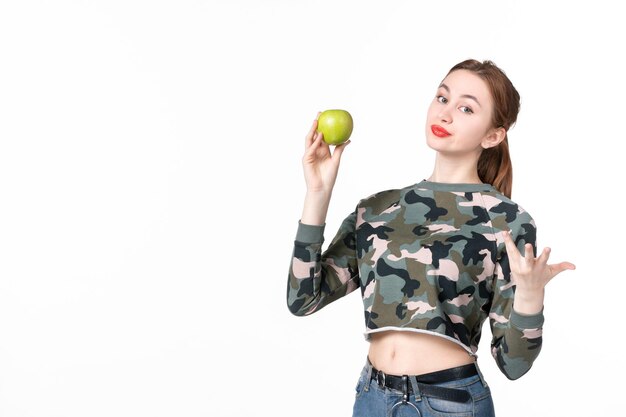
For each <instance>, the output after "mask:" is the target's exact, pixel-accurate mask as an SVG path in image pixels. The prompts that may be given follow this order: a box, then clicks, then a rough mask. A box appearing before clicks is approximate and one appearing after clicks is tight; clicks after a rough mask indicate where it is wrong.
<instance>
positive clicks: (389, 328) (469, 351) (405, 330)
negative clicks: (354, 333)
mask: <svg viewBox="0 0 626 417" xmlns="http://www.w3.org/2000/svg"><path fill="white" fill-rule="evenodd" d="M388 330H395V331H399V332H413V333H423V334H429V335H432V336H437V337H441V338H443V339H446V340H449V341H451V342H453V343H455V344H457V345H459V346H461V347H462V348H463V349H465V351H466V352H467V353H468V354H469V355H470V356H472V357H474V358H478V355H477V354H476V353H475V352H473V351H472V349H470V348H469V347H467V346H465V345H464V344H463V343H461V342H459V341H458V340H457V339H455V338H453V337H450V336H446V335H444V334H439V333H437V332H432V331H430V330H423V329H413V328H410V327H395V326H386V327H380V328H378V329H373V330H372V329H368V330H366V331H365V333H363V336H364V337H365V340H366V341H368V342H369V341H370V339H371V336H370V335H371V334H373V333H380V332H385V331H388Z"/></svg>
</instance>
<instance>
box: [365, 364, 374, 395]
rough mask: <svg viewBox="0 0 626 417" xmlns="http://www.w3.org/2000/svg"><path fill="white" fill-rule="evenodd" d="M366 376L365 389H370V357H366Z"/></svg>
mask: <svg viewBox="0 0 626 417" xmlns="http://www.w3.org/2000/svg"><path fill="white" fill-rule="evenodd" d="M366 366H367V376H366V377H365V388H364V389H365V391H366V392H367V391H369V390H370V383H371V381H372V363H371V362H370V358H367V363H366Z"/></svg>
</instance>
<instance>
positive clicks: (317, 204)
mask: <svg viewBox="0 0 626 417" xmlns="http://www.w3.org/2000/svg"><path fill="white" fill-rule="evenodd" d="M330 197H331V193H330V192H326V191H319V192H318V191H308V190H307V193H306V195H305V197H304V208H303V209H302V217H301V218H300V222H301V223H304V224H310V225H323V224H324V223H325V222H326V214H327V213H328V206H329V205H330Z"/></svg>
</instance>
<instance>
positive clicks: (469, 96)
mask: <svg viewBox="0 0 626 417" xmlns="http://www.w3.org/2000/svg"><path fill="white" fill-rule="evenodd" d="M439 88H443V89H444V90H446V91H447V92H448V93H450V88H449V87H448V86H447V85H445V84H444V83H441V84H440V85H439ZM461 97H463V98H469V99H470V100H474V101H475V102H476V104H478V106H479V107H482V106H481V105H480V102H479V101H478V99H477V98H476V97H474V96H473V95H471V94H461Z"/></svg>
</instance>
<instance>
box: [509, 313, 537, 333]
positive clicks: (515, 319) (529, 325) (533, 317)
mask: <svg viewBox="0 0 626 417" xmlns="http://www.w3.org/2000/svg"><path fill="white" fill-rule="evenodd" d="M509 320H510V322H511V324H512V325H513V326H515V327H517V328H518V329H539V328H541V326H543V321H544V317H543V309H542V310H541V311H540V312H539V313H537V314H522V313H518V312H517V311H515V310H511V317H510V318H509Z"/></svg>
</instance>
